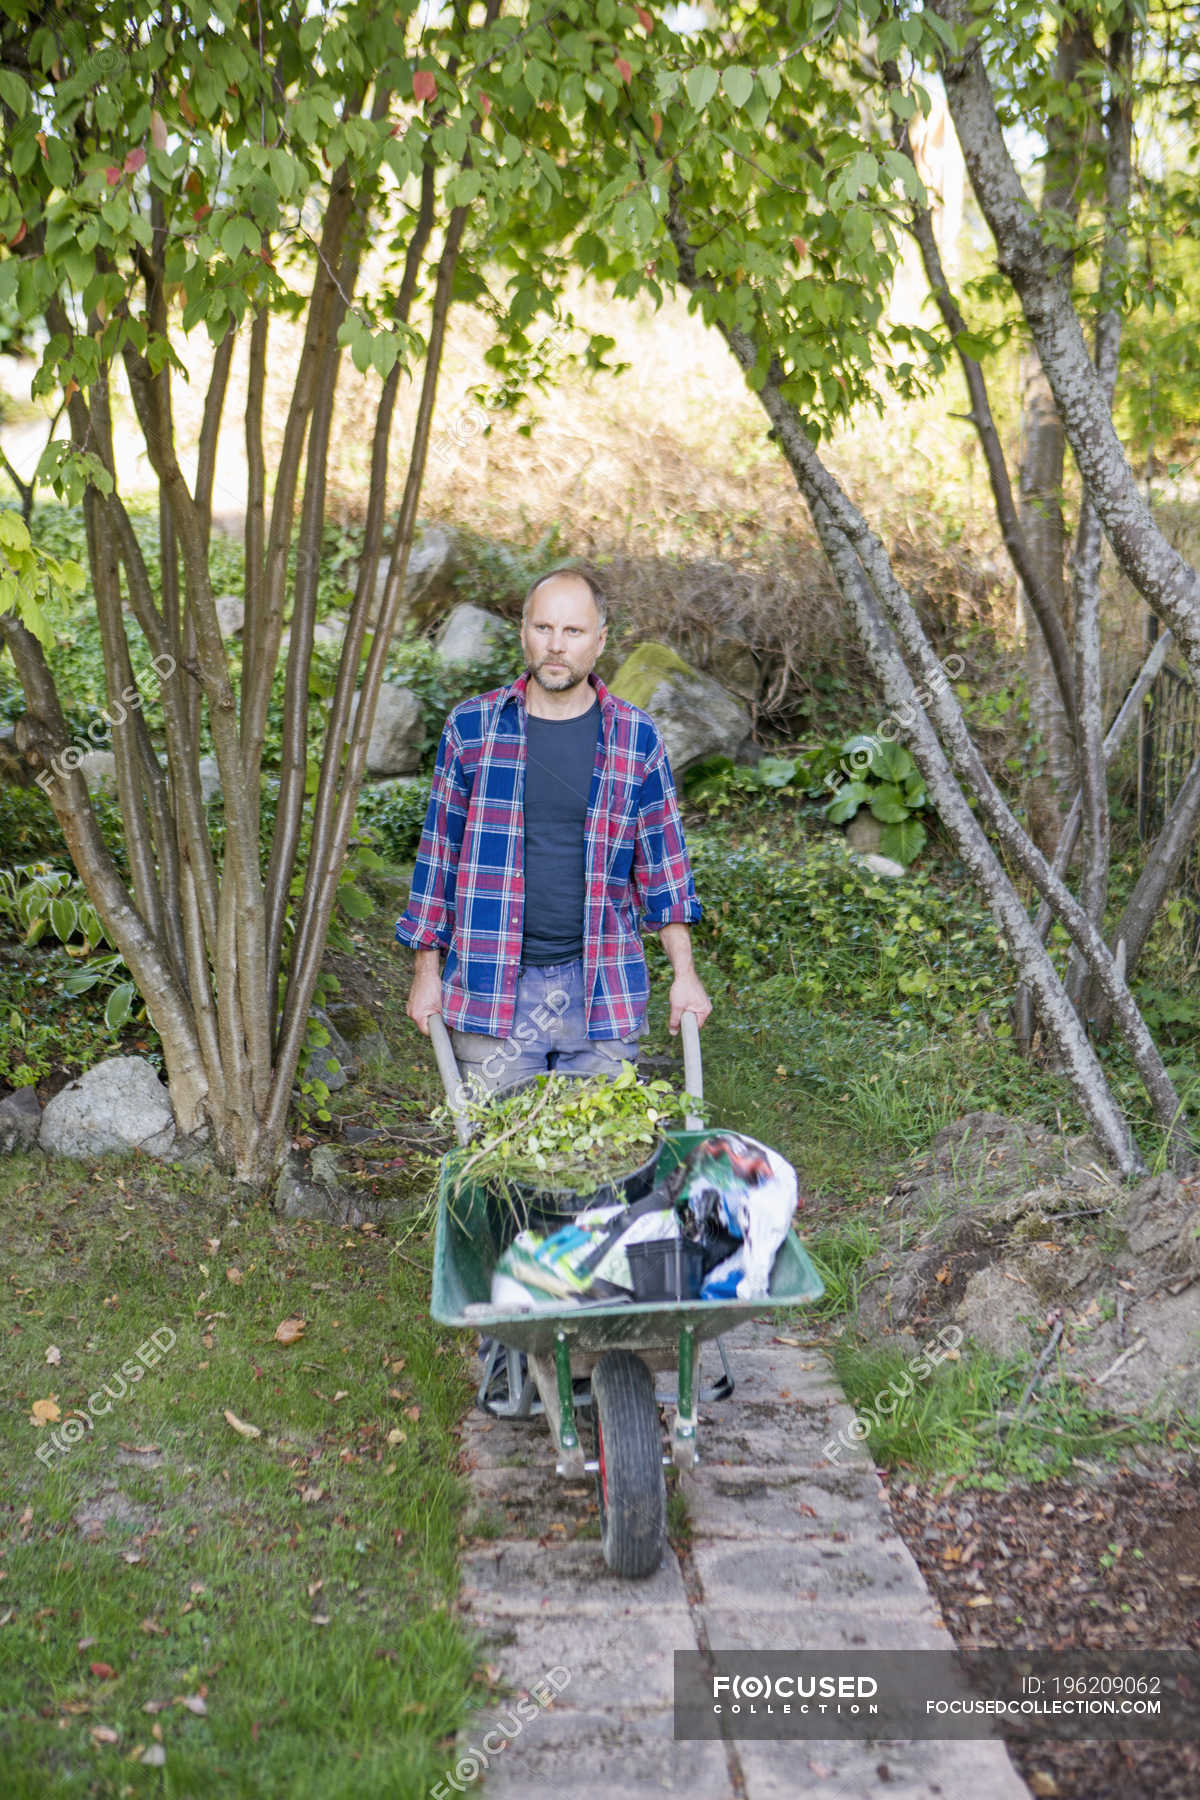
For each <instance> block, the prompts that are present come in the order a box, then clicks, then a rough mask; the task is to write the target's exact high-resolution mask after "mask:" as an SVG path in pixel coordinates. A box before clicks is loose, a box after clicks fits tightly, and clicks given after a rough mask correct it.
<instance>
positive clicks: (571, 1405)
mask: <svg viewBox="0 0 1200 1800" xmlns="http://www.w3.org/2000/svg"><path fill="white" fill-rule="evenodd" d="M529 1368H530V1372H531V1373H532V1375H533V1378H534V1380H535V1381H536V1383H537V1389H538V1393H539V1394H540V1395H541V1397H542V1405H543V1406H544V1408H545V1410H546V1419H547V1421H548V1423H549V1426H550V1431H551V1435H552V1436H553V1438H554V1448H555V1449H556V1450H557V1451H558V1465H557V1467H558V1473H559V1474H560V1475H567V1476H572V1477H578V1476H580V1475H582V1474H583V1473H584V1456H583V1445H582V1444H581V1443H580V1441H579V1431H578V1429H577V1427H576V1424H575V1392H574V1388H573V1386H572V1382H571V1346H570V1345H569V1344H568V1342H567V1337H566V1333H565V1332H562V1331H559V1332H556V1334H555V1339H554V1361H553V1363H551V1362H550V1361H549V1359H548V1358H546V1357H544V1356H536V1355H534V1354H533V1352H532V1351H531V1352H530V1354H529Z"/></svg>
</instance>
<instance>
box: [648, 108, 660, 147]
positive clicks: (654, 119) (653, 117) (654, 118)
mask: <svg viewBox="0 0 1200 1800" xmlns="http://www.w3.org/2000/svg"><path fill="white" fill-rule="evenodd" d="M650 123H651V125H652V126H653V127H654V141H655V143H656V144H657V142H658V140H659V138H660V137H661V136H662V114H661V113H651V114H650Z"/></svg>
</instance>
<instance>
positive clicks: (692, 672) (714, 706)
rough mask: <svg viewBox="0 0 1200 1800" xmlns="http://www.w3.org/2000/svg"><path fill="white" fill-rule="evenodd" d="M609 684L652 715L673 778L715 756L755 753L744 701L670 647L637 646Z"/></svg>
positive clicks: (654, 645)
mask: <svg viewBox="0 0 1200 1800" xmlns="http://www.w3.org/2000/svg"><path fill="white" fill-rule="evenodd" d="M608 685H609V686H610V687H611V689H612V691H613V693H614V694H619V695H620V697H621V699H622V700H628V701H630V702H631V703H632V704H633V705H634V706H640V707H641V708H642V710H643V712H648V713H649V714H650V716H651V718H652V719H653V720H654V722H655V724H656V725H657V726H658V728H659V730H660V731H661V732H662V736H663V742H664V743H665V745H666V747H667V756H668V758H669V759H670V763H671V768H672V771H673V772H674V773H675V774H676V775H678V774H680V773H681V772H682V770H684V769H686V768H688V767H689V766H690V765H691V764H692V763H695V762H699V761H700V760H701V758H702V757H705V756H712V755H714V754H715V753H717V752H722V753H723V754H724V755H726V756H732V757H735V758H739V757H740V758H743V759H746V758H750V757H752V756H753V754H754V747H753V739H752V737H751V723H750V714H749V713H748V712H747V710H746V708H745V707H744V706H743V705H742V702H741V701H740V700H739V699H738V698H737V697H736V695H734V694H731V693H730V692H729V691H728V689H726V688H723V687H722V686H721V684H720V682H719V681H714V680H713V679H712V677H711V676H709V675H702V674H701V673H700V671H699V670H698V669H693V668H692V666H691V664H690V663H687V662H685V661H684V659H683V657H682V656H680V655H679V654H678V652H677V651H675V650H672V649H671V647H670V645H669V644H661V643H656V642H654V641H653V640H651V641H650V642H648V643H645V644H639V645H638V647H637V649H636V650H634V651H633V652H632V653H631V654H630V655H629V656H627V657H626V658H625V661H624V662H623V663H622V664H621V666H620V668H619V669H618V670H617V672H616V674H615V675H614V676H613V678H612V680H611V682H610V683H609V684H608Z"/></svg>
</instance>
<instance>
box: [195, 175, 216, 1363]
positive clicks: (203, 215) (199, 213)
mask: <svg viewBox="0 0 1200 1800" xmlns="http://www.w3.org/2000/svg"><path fill="white" fill-rule="evenodd" d="M211 211H212V207H211V206H198V207H197V208H196V210H195V212H194V213H193V214H192V217H193V219H194V220H195V221H196V223H197V225H199V223H200V221H201V219H207V217H208V215H209V213H210V212H211ZM209 1348H210V1349H211V1348H212V1346H211V1345H209Z"/></svg>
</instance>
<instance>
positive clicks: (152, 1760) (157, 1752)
mask: <svg viewBox="0 0 1200 1800" xmlns="http://www.w3.org/2000/svg"><path fill="white" fill-rule="evenodd" d="M166 1760H167V1753H166V1751H165V1750H164V1749H163V1747H162V1745H161V1744H147V1746H146V1749H145V1752H144V1754H143V1756H142V1767H143V1768H144V1769H161V1768H162V1766H163V1764H164V1763H165V1762H166Z"/></svg>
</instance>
